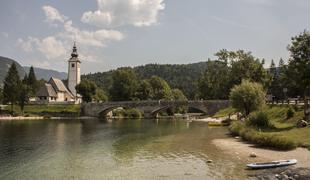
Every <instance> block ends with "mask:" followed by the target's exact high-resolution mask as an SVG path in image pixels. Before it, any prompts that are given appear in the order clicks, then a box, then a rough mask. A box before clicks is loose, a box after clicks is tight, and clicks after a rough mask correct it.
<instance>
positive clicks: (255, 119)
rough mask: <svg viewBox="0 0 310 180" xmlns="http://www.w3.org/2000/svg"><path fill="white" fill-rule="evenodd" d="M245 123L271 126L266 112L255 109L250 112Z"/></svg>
mask: <svg viewBox="0 0 310 180" xmlns="http://www.w3.org/2000/svg"><path fill="white" fill-rule="evenodd" d="M247 125H249V126H252V127H255V128H271V127H273V126H272V125H271V123H270V121H269V118H268V116H267V114H266V113H265V112H263V111H257V112H253V113H251V114H250V116H249V119H248V120H247Z"/></svg>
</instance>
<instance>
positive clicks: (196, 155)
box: [0, 120, 246, 179]
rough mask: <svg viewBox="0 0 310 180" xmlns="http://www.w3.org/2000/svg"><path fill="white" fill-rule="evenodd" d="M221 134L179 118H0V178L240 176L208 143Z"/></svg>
mask: <svg viewBox="0 0 310 180" xmlns="http://www.w3.org/2000/svg"><path fill="white" fill-rule="evenodd" d="M226 133H227V130H226V129H225V128H210V127H207V125H206V124H205V123H202V122H191V123H187V122H185V121H183V120H119V121H115V122H106V121H100V120H84V121H79V120H57V121H53V120H50V121H43V120H42V121H41V120H40V121H38V120H34V121H5V122H1V121H0V179H244V178H245V177H246V176H245V171H244V170H243V164H240V163H238V162H235V161H234V160H233V159H232V158H231V157H229V156H227V155H226V154H224V153H223V152H221V151H220V150H219V149H217V148H216V147H215V146H214V145H212V144H211V141H212V139H215V138H224V137H226V135H225V134H226ZM209 159H212V160H213V163H209V164H208V163H206V161H207V160H209Z"/></svg>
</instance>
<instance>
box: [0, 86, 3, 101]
mask: <svg viewBox="0 0 310 180" xmlns="http://www.w3.org/2000/svg"><path fill="white" fill-rule="evenodd" d="M2 101H3V89H2V88H1V87H0V104H2Z"/></svg>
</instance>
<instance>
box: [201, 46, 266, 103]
mask: <svg viewBox="0 0 310 180" xmlns="http://www.w3.org/2000/svg"><path fill="white" fill-rule="evenodd" d="M215 55H216V56H217V57H218V59H217V60H216V61H210V60H209V61H208V62H207V69H206V71H205V73H204V74H203V76H202V77H201V78H200V79H199V81H198V90H199V92H198V94H199V98H203V99H227V98H228V97H229V91H230V89H231V88H232V87H233V86H235V85H239V84H240V83H241V81H242V80H243V79H248V80H250V81H253V82H258V83H261V84H263V85H264V86H267V85H268V74H267V72H266V70H265V69H264V67H263V62H264V60H262V62H261V61H260V59H258V58H255V57H254V56H253V55H252V54H251V52H245V51H243V50H238V51H227V50H226V49H223V50H220V51H219V52H217V53H216V54H215Z"/></svg>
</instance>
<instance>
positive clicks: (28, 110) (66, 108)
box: [6, 104, 81, 116]
mask: <svg viewBox="0 0 310 180" xmlns="http://www.w3.org/2000/svg"><path fill="white" fill-rule="evenodd" d="M80 109H81V106H80V105H72V104H71V105H26V106H25V108H24V114H25V115H30V116H41V115H45V114H46V115H48V114H79V112H80ZM6 110H7V111H10V107H9V106H7V107H6ZM14 113H15V114H22V112H21V109H20V107H19V106H14Z"/></svg>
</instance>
